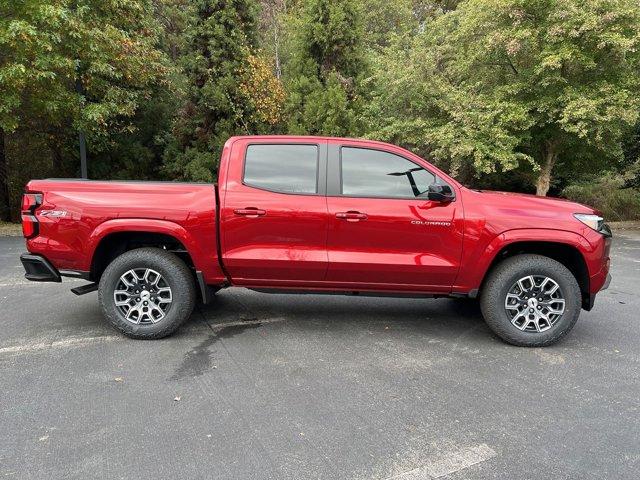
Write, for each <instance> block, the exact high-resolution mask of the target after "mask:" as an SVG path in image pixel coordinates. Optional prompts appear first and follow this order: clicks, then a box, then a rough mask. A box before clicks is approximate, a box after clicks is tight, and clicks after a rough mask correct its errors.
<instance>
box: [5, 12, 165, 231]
mask: <svg viewBox="0 0 640 480" xmlns="http://www.w3.org/2000/svg"><path fill="white" fill-rule="evenodd" d="M157 30H158V28H157V24H156V22H155V20H154V17H153V5H152V2H151V0H0V92H2V94H1V95H0V146H3V144H6V142H4V140H5V136H6V135H7V134H10V133H11V132H14V131H16V130H24V131H30V132H32V133H33V134H39V135H43V136H44V138H46V140H47V143H48V144H49V145H50V147H51V148H52V149H56V148H57V149H58V152H60V151H62V145H63V144H64V142H65V141H67V140H68V138H69V136H70V134H71V133H72V132H77V131H78V130H83V131H85V132H87V135H88V138H89V141H90V146H92V145H93V146H95V147H96V148H99V147H100V146H101V144H102V143H103V142H104V141H105V139H107V138H108V137H109V135H111V134H112V133H114V132H120V131H126V130H128V129H130V128H131V123H130V121H129V120H128V119H130V118H131V117H133V116H134V115H135V113H136V111H137V109H138V107H139V105H140V103H141V102H142V101H143V100H145V99H146V98H148V97H149V95H150V92H151V86H153V85H157V84H158V83H160V82H161V81H163V79H164V78H165V76H166V73H167V66H166V64H165V61H164V56H163V54H162V52H160V51H159V50H158V49H157V48H156V42H157V38H156V33H155V32H157ZM78 87H80V88H78ZM55 158H56V156H55V155H54V159H55ZM7 182H8V174H7V162H6V154H5V149H4V148H2V149H0V204H1V205H2V206H1V207H0V218H2V219H7V218H8V216H9V212H8V208H7V204H8V199H7V198H6V191H7Z"/></svg>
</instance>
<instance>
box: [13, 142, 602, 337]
mask: <svg viewBox="0 0 640 480" xmlns="http://www.w3.org/2000/svg"><path fill="white" fill-rule="evenodd" d="M22 224H23V233H24V236H25V237H26V244H27V250H28V251H29V253H25V254H23V255H22V256H21V260H22V263H23V265H24V268H25V270H26V278H27V279H29V280H33V281H48V282H60V281H61V277H73V278H79V279H85V280H87V281H88V282H90V283H88V284H86V285H84V286H80V287H76V288H74V289H72V291H73V292H74V293H76V294H78V295H80V294H84V293H88V292H91V291H95V290H98V299H99V303H100V306H101V308H102V311H103V313H104V316H105V317H106V318H107V320H108V321H109V322H110V323H111V324H112V325H113V326H114V327H115V328H117V329H118V330H119V331H121V332H122V333H124V334H125V335H128V336H130V337H133V338H141V339H151V338H161V337H164V336H166V335H169V334H170V333H172V332H173V331H175V330H176V329H177V328H178V327H179V326H180V324H181V323H182V322H184V321H185V320H186V319H187V318H189V316H190V315H191V312H192V310H193V308H194V304H195V303H196V302H197V301H202V302H205V303H207V302H209V301H210V300H211V299H212V296H213V295H215V292H216V291H217V290H219V289H221V288H225V287H229V286H237V287H245V288H249V289H253V290H257V291H261V292H274V293H277V292H287V293H291V292H297V293H309V292H314V293H318V292H323V293H336V294H353V295H358V294H361V295H396V296H403V295H406V296H425V297H467V298H472V299H475V298H478V299H479V300H480V306H481V309H482V313H483V316H484V318H485V320H486V322H487V324H488V325H489V327H490V328H491V329H492V330H493V331H494V332H495V333H496V334H497V335H498V336H499V337H501V338H502V339H503V340H505V341H506V342H508V343H511V344H515V345H521V346H544V345H549V344H551V343H553V342H555V341H557V340H558V339H559V338H561V337H562V336H563V335H565V334H566V333H567V332H569V331H570V330H571V328H572V327H573V325H574V324H575V322H576V320H577V319H578V315H579V314H580V310H581V309H582V308H584V309H586V310H590V309H591V308H592V306H593V304H594V299H595V296H596V293H597V292H598V291H600V290H602V289H604V288H606V287H607V286H608V283H609V280H610V276H609V251H610V246H611V231H610V229H609V227H608V226H607V225H606V224H605V223H604V222H603V219H602V218H601V216H600V214H599V213H598V212H597V211H595V210H593V209H591V208H589V207H586V206H584V205H580V204H577V203H572V202H568V201H563V200H558V199H551V198H544V197H536V196H530V195H516V194H509V193H500V192H489V191H477V190H471V189H468V188H465V187H464V186H462V185H460V184H459V183H458V182H457V181H456V180H454V179H453V178H451V177H450V176H448V175H447V174H445V173H444V172H442V171H440V170H439V169H437V168H436V167H434V166H433V165H431V164H430V163H428V162H427V161H425V160H423V159H422V158H420V157H418V156H416V155H414V154H413V153H411V152H409V151H407V150H404V149H402V148H399V147H397V146H394V145H389V144H386V143H381V142H375V141H368V140H354V139H346V138H327V137H296V136H250V137H249V136H247V137H233V138H231V139H229V140H228V141H227V142H226V144H225V145H224V148H223V151H222V156H221V159H220V166H219V171H218V183H217V184H215V185H213V184H199V183H173V182H128V181H91V180H64V179H55V180H33V181H30V182H29V183H28V184H27V186H26V189H25V194H24V197H23V202H22Z"/></svg>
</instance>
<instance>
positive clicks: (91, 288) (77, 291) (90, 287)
mask: <svg viewBox="0 0 640 480" xmlns="http://www.w3.org/2000/svg"><path fill="white" fill-rule="evenodd" d="M96 290H98V284H97V283H95V282H94V283H87V284H86V285H82V286H80V287H75V288H72V289H71V293H73V294H74V295H78V296H80V295H86V294H87V293H91V292H95V291H96Z"/></svg>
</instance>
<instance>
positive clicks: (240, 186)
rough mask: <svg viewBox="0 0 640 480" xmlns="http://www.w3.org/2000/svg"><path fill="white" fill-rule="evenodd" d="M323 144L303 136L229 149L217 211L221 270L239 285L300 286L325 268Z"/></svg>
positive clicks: (319, 277)
mask: <svg viewBox="0 0 640 480" xmlns="http://www.w3.org/2000/svg"><path fill="white" fill-rule="evenodd" d="M326 157H327V146H326V142H324V141H313V140H311V141H310V140H305V139H291V140H283V141H282V142H274V141H273V140H256V139H251V140H250V139H241V140H238V141H237V142H235V143H234V144H233V147H232V152H231V157H230V160H229V166H228V173H227V175H226V177H227V178H226V185H225V188H224V192H221V193H222V195H223V198H221V202H222V205H223V207H222V211H221V228H222V236H223V243H222V247H223V251H224V261H225V266H226V268H227V271H228V273H229V275H230V276H231V277H232V278H233V280H234V282H235V283H236V284H239V285H268V286H274V285H304V282H313V281H321V280H323V279H324V277H325V274H326V271H327V266H328V259H327V250H326V240H327V229H328V214H327V202H326V197H325V192H326Z"/></svg>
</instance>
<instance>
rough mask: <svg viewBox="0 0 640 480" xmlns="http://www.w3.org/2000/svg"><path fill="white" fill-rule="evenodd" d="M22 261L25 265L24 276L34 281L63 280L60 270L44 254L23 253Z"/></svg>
mask: <svg viewBox="0 0 640 480" xmlns="http://www.w3.org/2000/svg"><path fill="white" fill-rule="evenodd" d="M20 261H21V262H22V266H23V267H24V270H25V274H24V278H26V279H27V280H31V281H32V282H58V283H59V282H61V281H62V278H61V277H60V272H58V270H56V268H55V267H54V266H53V265H51V263H49V260H47V259H46V258H44V257H43V256H42V255H33V254H31V253H23V254H22V255H20Z"/></svg>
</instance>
